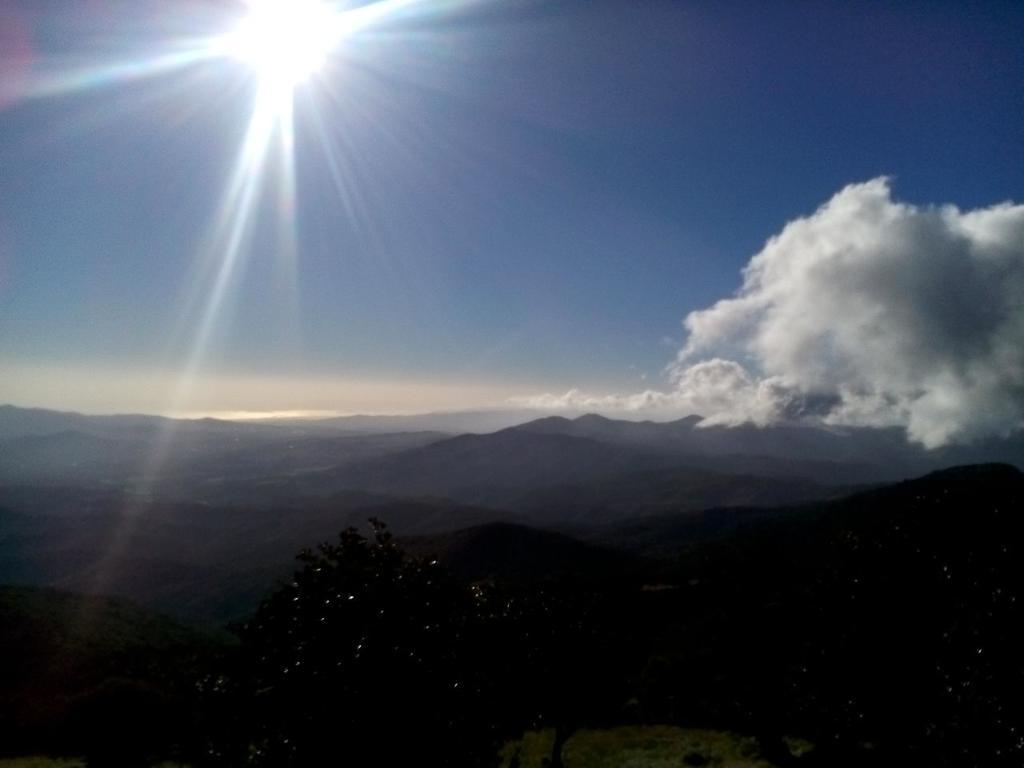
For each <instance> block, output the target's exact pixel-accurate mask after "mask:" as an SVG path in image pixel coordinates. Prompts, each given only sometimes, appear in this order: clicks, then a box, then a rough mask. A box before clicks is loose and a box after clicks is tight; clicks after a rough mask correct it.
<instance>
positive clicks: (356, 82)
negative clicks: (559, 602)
mask: <svg viewBox="0 0 1024 768" xmlns="http://www.w3.org/2000/svg"><path fill="white" fill-rule="evenodd" d="M69 8H74V10H69ZM238 13H239V7H237V6H236V5H233V4H232V3H229V2H224V3H215V2H204V3H199V2H193V3H184V2H183V3H177V4H175V3H159V4H148V3H140V2H133V3H129V2H94V3H81V4H74V5H72V4H69V3H60V2H37V1H31V2H30V0H15V2H6V3H4V6H3V10H2V11H0V14H2V16H0V21H2V22H3V25H4V27H5V29H6V30H7V31H6V32H3V33H0V44H2V43H4V40H5V39H6V42H7V45H6V46H2V45H0V49H3V50H7V51H9V52H11V53H7V54H4V53H0V57H3V59H4V63H3V75H4V78H5V80H6V81H7V83H8V87H7V88H6V89H5V91H4V94H5V95H4V98H3V99H0V104H2V105H3V109H2V111H0V370H4V369H6V371H7V372H6V374H4V375H3V379H4V381H0V400H13V401H15V402H18V403H19V404H24V405H31V404H40V405H47V406H51V407H67V408H80V409H85V410H105V411H110V410H125V409H134V410H163V409H167V408H171V409H173V410H186V411H203V410H238V409H245V410H262V409H266V410H278V409H303V408H316V409H327V410H338V411H343V412H348V411H353V410H429V409H432V408H436V407H441V408H450V407H459V406H461V405H468V406H480V405H486V404H488V403H493V404H499V403H501V402H503V401H504V400H505V399H506V398H508V397H512V396H515V395H518V394H523V395H528V394H531V393H536V392H544V391H559V390H563V389H566V388H569V387H580V388H584V389H587V390H588V391H592V392H598V393H601V392H612V391H630V390H631V389H638V388H644V387H650V386H659V382H661V381H663V380H664V377H665V373H664V371H665V367H666V365H667V364H669V363H670V362H671V361H672V360H673V358H674V356H675V354H676V351H677V350H678V349H679V348H680V347H681V346H682V345H683V343H684V341H685V334H684V330H683V326H682V325H681V323H682V320H683V318H684V317H685V316H686V315H687V314H688V313H690V312H692V311H695V310H700V309H702V308H705V307H708V306H709V305H712V304H713V303H714V302H715V301H717V300H719V299H721V298H724V297H727V296H729V295H731V294H733V292H734V291H736V290H737V289H738V288H739V286H740V270H741V269H742V268H743V267H744V265H745V264H746V263H747V262H748V261H749V259H750V258H751V257H752V256H753V255H754V254H755V253H757V252H758V251H759V250H761V248H762V246H763V245H764V243H765V241H766V240H767V239H768V238H769V237H771V236H773V235H775V234H777V233H778V232H780V231H781V230H782V228H783V227H784V226H785V224H786V223H787V222H788V221H791V220H793V219H795V218H797V217H800V216H804V215H807V214H810V213H812V212H813V211H814V210H815V209H817V208H818V206H820V205H822V204H823V203H824V202H826V201H827V200H828V199H829V198H830V197H831V196H832V195H833V194H835V193H836V192H837V191H838V190H840V189H841V188H843V187H844V186H846V185H847V184H850V183H853V182H862V181H867V180H869V179H872V178H875V177H878V176H880V175H889V176H891V177H892V179H893V181H892V186H893V190H894V194H895V195H896V196H897V197H898V198H899V199H900V200H903V201H907V202H909V203H914V204H919V205H927V204H944V203H954V204H956V205H958V206H960V207H961V208H963V209H972V208H978V207H984V206H990V205H992V204H995V203H999V202H1002V201H1007V200H1016V201H1020V200H1021V199H1024V88H1022V87H1021V83H1022V82H1024V46H1022V45H1021V44H1020V43H1021V38H1022V33H1024V5H1022V4H1020V3H1006V4H1000V3H995V2H990V3H977V4H971V3H942V2H921V3H915V2H907V3H898V4H892V5H891V6H885V5H883V4H856V3H827V2H824V3H797V2H793V3H781V2H780V3H762V2H756V3H729V2H716V3H704V2H694V3H686V2H660V1H659V0H649V2H644V3H632V2H604V1H603V0H588V1H586V2H582V1H581V2H566V1H558V0H556V1H553V2H519V1H514V2H500V3H499V2H494V3H488V2H475V3H471V2H462V3H452V2H443V3H422V4H419V6H414V7H413V8H412V10H410V9H409V8H406V10H405V11H404V12H403V13H402V14H396V15H395V17H393V18H389V17H387V16H384V17H382V18H381V19H379V20H378V21H377V22H376V23H375V24H373V25H371V26H368V27H367V28H365V29H363V30H362V31H360V32H359V33H357V34H354V35H353V36H352V37H351V38H349V39H347V40H345V41H344V42H343V43H342V45H341V46H339V48H338V49H337V50H336V51H335V53H334V56H333V57H332V59H331V61H330V63H329V66H328V68H327V69H325V70H324V71H323V72H322V73H320V75H318V76H316V77H314V78H313V79H312V80H311V81H310V82H308V83H305V84H303V85H302V86H301V87H300V88H299V89H298V90H297V91H296V93H295V120H296V123H295V137H294V138H295V143H294V163H295V180H296V181H295V194H294V200H293V205H294V221H293V222H292V223H291V224H289V223H288V222H289V221H290V220H289V219H288V217H287V216H286V215H284V214H282V208H281V205H280V204H279V196H280V194H281V187H282V185H283V184H284V183H285V182H284V177H283V176H282V174H281V173H279V172H276V171H275V170H274V169H273V168H271V169H270V171H269V172H268V173H267V174H266V176H265V177H264V178H263V181H262V186H261V190H262V193H261V196H260V200H259V202H258V204H256V205H255V215H254V217H253V225H252V227H251V231H250V233H249V237H248V238H247V240H246V242H245V245H244V246H243V249H242V252H241V255H240V257H239V259H238V262H237V264H236V265H235V267H234V268H233V269H232V270H231V274H230V278H229V280H228V281H227V284H226V287H225V290H224V293H223V295H222V296H221V297H220V299H219V300H218V301H217V302H216V304H217V306H216V307H215V310H216V311H215V312H211V315H210V316H211V318H212V319H211V321H210V330H209V334H208V336H206V337H205V341H203V342H202V344H201V349H200V351H199V352H198V353H197V352H196V349H197V347H198V346H200V342H199V341H198V339H199V338H200V336H201V335H202V333H201V326H202V317H203V311H204V307H205V306H206V305H207V304H208V303H209V302H210V301H211V299H210V298H209V292H210V284H211V283H212V282H213V281H212V278H211V276H210V274H211V272H210V270H211V269H212V270H214V271H215V270H216V268H217V266H218V265H217V263H216V259H217V254H216V253H215V251H216V250H217V248H216V247H215V246H214V247H212V248H211V247H209V245H208V244H209V243H210V242H211V234H210V233H211V231H212V228H213V226H214V222H215V220H216V218H217V214H218V210H220V209H221V208H222V206H223V204H222V200H223V199H224V192H225V188H226V185H227V183H228V179H229V177H230V176H231V173H232V168H233V166H234V163H235V160H236V157H237V155H238V152H239V146H240V144H241V141H242V139H243V137H244V135H245V131H246V128H247V125H248V121H249V117H250V113H251V109H252V107H251V104H252V99H253V93H254V88H255V85H254V83H253V78H252V73H251V72H250V71H248V70H247V69H246V67H245V66H243V65H242V64H241V63H240V62H237V61H223V60H216V61H209V62H204V63H201V64H197V65H195V66H191V67H187V68H184V69H180V70H173V71H168V72H165V73H163V74H159V75H154V76H152V77H147V78H140V79H132V80H120V81H115V82H110V83H106V84H102V85H95V86H90V87H84V88H81V89H77V90H67V91H64V92H60V93H52V92H45V89H40V88H37V87H36V85H35V84H36V83H38V82H42V80H43V79H45V76H50V75H53V74H54V73H62V72H69V71H72V70H76V69H79V68H81V67H90V66H103V65H105V64H110V63H116V62H118V61H128V60H132V61H145V60H147V59H148V58H151V57H152V56H155V55H157V54H158V53H159V52H160V51H161V50H162V49H163V47H165V46H166V45H167V44H168V43H169V42H170V41H173V40H175V39H178V38H180V37H181V36H182V35H189V36H199V37H201V36H203V35H214V34H216V33H218V32H221V31H223V30H224V29H227V28H230V26H231V24H232V23H233V22H232V18H233V15H237V14H238ZM12 30H13V31H12ZM5 36H6V38H5ZM12 40H13V41H16V42H17V43H18V45H11V41H12ZM41 78H42V79H41ZM11 84H14V85H11ZM327 148H329V150H330V152H333V153H334V156H335V158H336V160H338V161H339V163H338V165H339V168H338V169H337V170H338V172H339V173H340V183H341V184H342V185H343V187H344V194H343V190H341V189H339V186H338V184H339V177H338V176H336V175H334V174H332V171H331V167H330V163H329V162H328V159H327V155H328V149H327ZM291 226H294V233H295V241H294V242H295V247H294V250H293V252H289V248H288V246H287V243H288V234H289V231H290V227H291ZM204 244H206V245H204ZM211 251H212V252H211ZM211 264H212V267H211ZM190 301H191V303H190ZM186 369H187V370H188V375H189V376H190V377H192V379H193V381H192V383H191V386H190V387H188V388H187V391H186V390H181V391H180V392H179V396H178V397H177V400H176V401H175V402H174V403H173V404H171V405H168V404H167V398H168V397H171V395H170V394H169V392H170V389H168V388H167V387H165V386H163V385H160V384H157V383H154V382H158V381H164V380H167V379H173V378H174V376H175V375H178V374H180V373H181V372H182V371H184V370H186ZM133 377H135V378H133ZM642 377H643V378H642ZM268 381H273V382H274V383H273V386H270V385H268V384H267V382H268ZM289 382H291V383H292V384H294V386H292V387H289ZM345 382H348V384H345ZM353 382H357V383H358V384H355V383H353ZM374 393H375V394H374ZM31 401H37V402H31ZM172 405H173V408H172V407H171V406H172Z"/></svg>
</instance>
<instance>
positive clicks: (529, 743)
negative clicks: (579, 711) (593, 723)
mask: <svg viewBox="0 0 1024 768" xmlns="http://www.w3.org/2000/svg"><path fill="white" fill-rule="evenodd" d="M553 742H554V731H553V730H550V729H549V730H545V731H531V732H528V733H525V734H523V737H522V738H521V739H519V740H517V741H514V742H510V743H509V744H506V745H505V747H504V748H503V749H502V753H501V768H516V767H517V766H518V768H545V766H547V765H549V761H550V758H551V748H552V745H553ZM562 763H563V765H564V768H679V766H688V765H694V766H697V765H706V766H715V767H716V768H772V766H773V764H772V763H769V762H767V761H765V760H764V759H762V758H761V757H760V755H759V751H758V747H757V743H756V742H755V741H754V740H753V739H751V738H747V737H744V736H737V735H735V734H732V733H726V732H724V731H708V730H694V729H684V728H674V727H671V726H665V725H651V726H624V727H621V728H609V729H603V730H582V731H578V732H577V733H575V734H573V736H572V737H571V738H570V739H569V740H568V741H567V742H566V744H565V746H564V747H563V748H562Z"/></svg>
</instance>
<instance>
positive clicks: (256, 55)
mask: <svg viewBox="0 0 1024 768" xmlns="http://www.w3.org/2000/svg"><path fill="white" fill-rule="evenodd" d="M341 19H342V16H341V15H340V14H338V13H337V12H335V11H332V10H331V9H330V8H329V7H328V6H326V5H325V4H323V3H320V2H317V0H251V2H250V3H249V13H248V15H247V16H246V17H245V18H244V19H243V20H242V22H241V23H240V24H239V25H238V28H237V29H236V30H235V31H234V32H232V33H231V34H229V35H228V37H227V39H226V40H225V44H226V47H227V50H228V51H229V52H230V54H231V55H232V56H234V57H235V58H237V59H239V60H241V61H243V62H245V63H246V64H248V65H249V66H251V67H252V68H253V69H254V70H255V71H256V73H257V76H258V77H259V78H260V81H261V82H262V83H263V84H264V85H266V86H269V87H271V88H272V89H274V90H277V89H281V90H291V89H292V88H295V87H296V86H297V85H299V84H300V83H302V82H304V81H306V80H307V79H309V77H310V76H312V75H313V74H314V73H316V72H318V71H320V70H321V69H322V68H323V66H324V64H325V63H326V61H327V58H328V56H329V54H330V53H331V51H332V49H333V48H334V46H335V45H337V43H338V41H339V39H340V36H341V32H342V25H341V23H340V22H341Z"/></svg>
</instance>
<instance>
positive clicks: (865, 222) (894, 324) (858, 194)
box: [534, 178, 1024, 447]
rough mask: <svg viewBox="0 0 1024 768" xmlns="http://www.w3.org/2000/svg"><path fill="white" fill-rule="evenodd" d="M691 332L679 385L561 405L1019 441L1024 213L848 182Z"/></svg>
mask: <svg viewBox="0 0 1024 768" xmlns="http://www.w3.org/2000/svg"><path fill="white" fill-rule="evenodd" d="M685 327H686V330H687V333H688V337H687V341H686V343H685V345H684V347H683V348H682V350H681V351H680V352H679V354H678V356H677V358H676V359H675V361H674V362H673V363H672V364H671V365H670V366H669V374H670V377H671V380H672V382H673V385H674V386H673V388H672V389H671V390H669V391H666V392H654V391H648V392H644V393H640V394H638V395H627V396H621V397H617V396H608V397H601V398H587V397H586V396H584V395H581V394H580V393H578V392H573V393H568V394H567V395H565V396H560V397H561V398H562V400H565V399H566V398H568V399H569V400H572V401H573V402H574V403H576V406H575V407H582V408H595V409H597V408H602V407H603V408H606V409H609V410H641V409H661V408H669V409H672V410H679V409H682V410H686V409H690V410H691V412H693V413H699V414H702V415H704V416H705V417H706V423H738V422H742V421H753V422H756V423H761V424H764V423H769V422H774V421H779V420H818V421H822V422H825V423H830V424H847V425H866V426H892V425H898V426H903V427H905V428H906V429H907V432H908V434H909V436H910V437H911V438H912V439H914V440H916V441H919V442H921V443H923V444H924V445H926V446H930V447H933V446H938V445H942V444H945V443H948V442H956V441H968V440H971V439H975V438H980V437H986V436H992V435H998V434H1006V433H1009V432H1012V431H1015V430H1017V429H1020V428H1021V427H1022V426H1024V206H1021V205H1011V204H1001V205H996V206H993V207H990V208H985V209H979V210H975V211H967V212H962V211H960V210H959V209H957V208H956V207H954V206H941V207H938V206H928V207H917V206H913V205H908V204H905V203H898V202H895V201H893V199H892V195H891V192H890V188H889V182H888V179H885V178H878V179H874V180H872V181H869V182H866V183H863V184H852V185H850V186H848V187H846V188H845V189H843V190H841V191H840V192H839V193H837V194H836V195H835V196H834V197H833V198H832V199H831V200H830V201H828V203H826V204H825V205H824V206H822V207H821V208H820V209H819V210H818V211H816V212H815V213H813V214H812V215H810V216H807V217H804V218H800V219H797V220H795V221H792V222H790V223H789V224H788V225H787V226H786V227H785V228H784V229H783V230H782V232H780V233H779V234H778V235H776V236H775V237H773V238H771V239H770V240H769V241H768V243H767V244H766V245H765V247H764V248H763V249H762V250H761V252H760V253H758V254H757V255H756V256H754V257H753V258H752V259H751V261H750V263H749V264H748V265H747V267H746V268H745V269H744V272H743V284H742V287H741V288H740V290H739V291H738V292H737V293H736V295H735V296H733V297H731V298H728V299H723V300H721V301H719V302H717V303H716V304H714V305H713V306H711V307H709V308H707V309H703V310H699V311H696V312H691V313H690V314H689V315H688V316H687V318H686V320H685ZM724 358H729V359H724ZM570 396H571V397H570ZM547 397H550V396H547ZM534 404H535V405H539V403H534ZM541 407H544V406H541ZM550 407H554V406H550Z"/></svg>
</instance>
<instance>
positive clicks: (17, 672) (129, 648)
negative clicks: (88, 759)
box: [0, 586, 225, 754]
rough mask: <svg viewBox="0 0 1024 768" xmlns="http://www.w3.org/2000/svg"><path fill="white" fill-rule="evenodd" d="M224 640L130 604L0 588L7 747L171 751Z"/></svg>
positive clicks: (1, 703)
mask: <svg viewBox="0 0 1024 768" xmlns="http://www.w3.org/2000/svg"><path fill="white" fill-rule="evenodd" d="M224 642H225V638H222V637H220V636H215V635H210V634H206V633H202V632H199V631H196V630H193V629H189V628H187V627H184V626H182V625H180V624H178V623H176V622H174V621H172V620H171V619H168V618H166V617H163V616H160V615H157V614H154V613H151V612H149V611H145V610H143V609H141V608H138V607H136V606H134V605H132V604H130V603H127V602H124V601H121V600H113V599H110V598H102V597H88V596H84V595H76V594H70V593H66V592H58V591H56V590H51V589H32V588H27V587H10V586H5V587H0V733H4V734H7V735H6V736H5V737H4V738H3V739H2V740H0V751H3V752H5V753H6V754H17V753H19V752H22V753H23V752H26V751H32V750H47V751H51V752H60V751H64V750H66V751H69V752H70V753H71V754H82V753H87V752H90V751H93V750H95V749H97V748H100V747H101V742H102V741H103V740H116V741H117V742H118V743H119V744H121V745H122V746H123V745H124V744H126V743H128V742H132V741H138V742H139V743H140V745H142V747H143V751H144V752H146V751H150V750H155V751H157V752H159V751H160V750H163V749H168V748H169V747H170V744H171V743H172V742H174V741H178V740H181V739H182V738H183V737H184V736H185V735H186V734H187V730H188V724H187V722H185V721H183V719H182V718H183V717H184V713H185V712H187V708H186V705H185V702H186V701H187V700H188V699H189V698H190V697H191V696H192V695H193V694H192V692H191V691H190V690H189V689H188V687H187V686H188V685H189V682H190V679H194V678H195V677H196V676H197V675H198V673H199V668H200V665H201V664H204V663H206V661H207V660H209V659H211V658H213V657H214V656H215V655H216V653H217V652H218V649H219V648H220V647H222V645H223V643H224Z"/></svg>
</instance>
